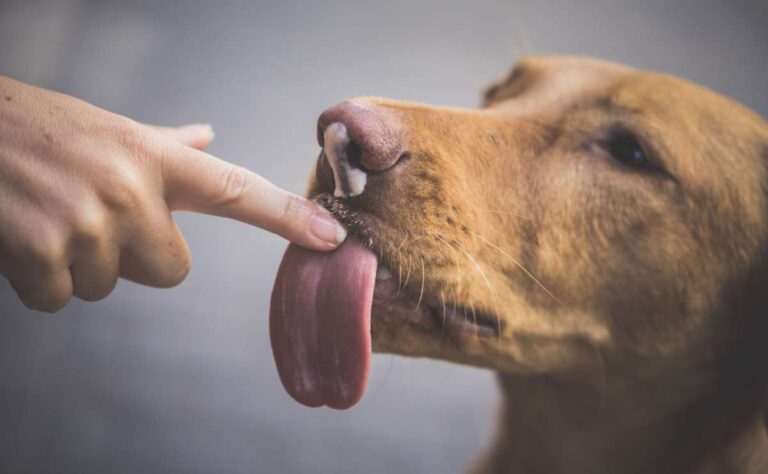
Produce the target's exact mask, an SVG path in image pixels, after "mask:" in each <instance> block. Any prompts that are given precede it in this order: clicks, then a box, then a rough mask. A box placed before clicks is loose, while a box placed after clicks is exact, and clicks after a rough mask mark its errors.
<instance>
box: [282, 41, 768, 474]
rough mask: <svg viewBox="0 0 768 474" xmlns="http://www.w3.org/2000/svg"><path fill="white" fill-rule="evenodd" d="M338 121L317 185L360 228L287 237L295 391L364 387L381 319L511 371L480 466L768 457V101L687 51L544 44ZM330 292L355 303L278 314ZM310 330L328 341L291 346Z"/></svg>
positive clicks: (397, 338)
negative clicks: (762, 108) (481, 74)
mask: <svg viewBox="0 0 768 474" xmlns="http://www.w3.org/2000/svg"><path fill="white" fill-rule="evenodd" d="M318 139H319V142H320V145H321V147H322V149H323V152H322V153H321V155H320V157H319V159H318V160H317V162H316V166H315V172H314V174H313V176H312V178H311V183H310V185H309V191H308V196H309V197H311V198H314V199H316V200H317V201H318V202H321V203H322V204H323V205H325V206H326V207H327V208H328V209H330V210H331V211H332V212H334V213H335V215H336V216H337V217H338V219H339V220H340V221H341V222H343V223H344V224H346V225H347V227H348V229H349V232H350V237H349V239H348V241H352V242H357V243H355V244H350V247H355V248H352V249H351V250H348V251H347V250H340V251H337V252H339V255H343V256H341V257H313V256H309V255H307V254H303V253H297V252H301V251H299V250H291V249H289V251H288V253H287V254H286V261H290V262H293V263H290V262H289V263H285V262H286V261H284V266H283V267H281V272H282V277H281V276H280V273H279V274H278V280H277V282H278V283H276V288H275V292H274V293H273V300H272V307H273V326H275V327H273V329H272V335H273V346H274V347H275V351H276V352H275V353H276V357H278V359H279V360H278V367H279V368H281V376H282V377H283V382H284V384H286V387H287V388H288V387H289V386H290V387H292V388H290V389H289V391H291V390H293V391H292V392H291V393H292V394H293V395H294V396H296V397H297V399H301V400H302V401H303V402H306V404H309V405H313V406H315V405H321V404H327V405H329V406H334V407H336V408H345V407H347V406H349V405H350V404H352V403H354V401H356V400H357V398H359V396H360V395H361V393H362V388H364V381H363V382H359V380H360V379H361V377H362V379H364V375H365V371H366V370H367V366H366V364H367V361H366V360H365V358H366V356H365V351H366V350H367V348H368V344H369V342H368V340H367V339H366V337H367V336H366V334H367V333H366V331H368V330H369V329H370V331H369V332H370V338H371V339H370V345H372V348H373V350H374V351H378V352H385V353H394V354H401V355H407V356H414V357H431V358H436V359H441V360H447V361H453V362H456V363H460V364H468V365H473V366H478V367H485V368H490V369H492V370H494V371H496V373H497V374H498V381H499V385H500V387H501V390H502V391H503V399H504V401H503V407H502V409H501V413H500V415H499V427H498V435H497V438H496V441H495V444H494V445H493V446H492V447H491V448H490V449H489V450H488V452H487V453H486V455H485V456H484V457H483V458H482V459H481V461H480V462H478V463H477V464H476V465H475V466H474V468H473V470H472V472H475V473H548V474H556V473H569V474H579V473H590V474H595V473H610V474H625V473H696V474H705V473H706V474H715V473H718V474H722V473H768V436H766V429H765V424H764V418H763V417H764V408H765V401H766V382H768V367H767V365H768V363H767V362H768V343H767V342H766V335H768V333H767V332H766V329H767V328H766V326H767V325H768V319H767V318H768V315H766V314H765V313H766V311H767V310H768V291H766V290H765V285H766V282H768V279H766V273H768V259H766V256H767V252H766V251H767V250H768V172H767V170H766V163H767V161H768V124H766V122H765V121H764V120H763V119H761V118H760V117H759V116H758V115H756V114H755V113H753V112H751V111H750V110H748V109H747V108H745V107H743V106H741V105H739V104H737V103H734V102H733V101H731V100H729V99H727V98H724V97H722V96H720V95H718V94H716V93H714V92H712V91H710V90H708V89H706V88H703V87H700V86H697V85H694V84H692V83H689V82H687V81H685V80H682V79H678V78H674V77H670V76H667V75H663V74H659V73H654V72H647V71H642V70H637V69H633V68H630V67H626V66H622V65H618V64H613V63H609V62H605V61H600V60H595V59H588V58H581V57H566V56H552V57H531V58H525V59H523V60H522V61H520V62H519V63H518V64H517V65H516V66H515V67H514V68H513V69H512V71H511V72H510V73H509V74H508V75H507V76H506V77H504V78H503V79H502V80H500V81H498V82H497V83H495V84H494V85H492V86H491V87H490V88H489V89H488V90H487V92H486V93H485V94H484V103H483V107H482V108H480V109H477V110H467V109H456V108H445V107H433V106H428V105H422V104H417V103H409V102H399V101H392V100H385V99H379V98H371V97H362V98H357V99H352V100H348V101H346V102H344V103H342V104H339V105H337V106H334V107H332V108H330V109H328V110H327V111H325V112H324V113H323V114H322V115H321V116H320V119H319V122H318ZM346 245H347V244H345V246H346ZM345 252H346V253H345ZM313 258H314V259H316V261H317V262H319V263H318V265H317V266H316V267H317V268H315V269H314V270H311V271H309V270H306V271H305V270H302V268H306V265H305V263H301V262H306V261H307V259H313ZM323 259H326V260H323ZM334 259H335V260H334ZM297 262H298V263H297ZM355 262H357V263H355ZM302 265H304V267H302ZM372 272H373V273H372ZM296 274H301V275H302V276H301V277H294V276H292V275H296ZM346 274H349V275H350V276H345V275H346ZM307 275H309V276H307ZM318 275H320V276H318ZM371 275H375V278H374V277H372V276H371ZM291 278H294V279H295V278H298V279H301V278H303V279H304V280H302V281H303V282H304V283H297V284H296V285H293V286H291V285H292V284H288V283H281V282H283V281H284V280H286V279H289V280H290V279H291ZM310 280H311V284H312V285H315V287H313V288H314V290H312V291H309V290H308V291H309V293H310V294H311V297H306V298H305V297H304V296H302V295H303V294H304V293H303V290H302V288H303V286H302V285H305V286H306V285H309V284H310V283H307V282H309V281H310ZM323 281H326V282H329V283H327V284H326V283H323ZM339 281H341V282H339ZM318 282H319V283H318ZM324 285H325V286H324ZM344 288H347V289H348V291H347V290H345V289H344ZM337 290H338V291H337ZM345 291H347V293H344V292H345ZM339 292H341V293H339ZM337 294H341V295H342V296H341V297H337V296H334V295H337ZM357 294H359V295H362V296H360V297H359V298H357V297H350V295H357ZM291 295H292V296H291ZM329 295H330V296H329ZM288 296H291V298H289V297H288ZM302 298H304V299H306V301H304V302H303V303H302V302H301V301H300V300H302ZM307 298H309V299H307ZM297 301H298V302H297ZM360 301H362V303H360ZM291 305H295V307H293V309H291V308H292V306H291ZM313 305H314V306H313ZM350 305H351V306H350ZM366 305H367V306H368V307H371V308H372V309H369V310H366V307H367V306H366ZM276 307H277V308H278V310H275V308H276ZM310 307H318V308H320V309H319V310H317V311H318V312H319V313H323V314H325V313H344V314H347V313H348V314H351V315H352V316H350V317H349V318H348V319H346V320H341V321H340V322H339V321H337V319H334V318H335V315H334V314H332V315H331V316H330V317H328V318H325V317H324V316H322V314H315V313H312V314H311V317H310V318H305V319H304V320H301V321H300V322H299V323H296V324H294V325H293V326H290V327H289V326H285V327H282V328H281V327H278V325H279V324H284V323H283V321H284V320H287V319H289V318H287V317H285V316H286V315H288V314H289V313H290V312H291V311H293V312H301V311H310V313H311V312H312V311H314V310H309V309H307V308H310ZM346 307H354V308H353V309H350V310H344V309H343V308H346ZM339 308H342V309H339ZM275 311H277V313H276V314H277V315H275V313H274V312H275ZM345 311H346V313H345ZM366 311H370V312H371V315H370V319H366V317H367V313H366ZM359 315H362V316H359ZM318 318H319V319H318ZM324 318H325V319H324ZM275 320H278V321H277V322H276V321H275ZM360 321H362V322H360ZM368 321H369V322H368ZM285 324H287V323H285ZM368 324H369V325H370V328H369V327H368V326H367V325H368ZM308 325H315V326H316V327H315V328H314V329H306V326H308ZM348 326H354V327H355V328H356V329H354V331H353V330H348V329H345V328H347V327H348ZM302 328H303V329H302ZM300 331H308V332H310V333H312V334H313V336H311V337H310V338H308V339H307V340H308V341H310V342H309V343H307V344H308V346H311V348H310V349H307V351H308V352H307V351H305V352H303V353H299V354H298V355H296V354H294V356H291V357H293V359H291V360H290V361H289V362H285V360H286V359H285V358H286V357H288V356H282V360H280V357H279V356H278V353H280V351H287V350H288V349H286V347H288V346H291V347H294V346H296V344H295V341H293V340H291V339H290V338H291V337H293V336H291V334H294V333H296V332H300ZM313 331H314V332H313ZM344 331H347V332H349V333H350V335H349V336H345V335H344V334H345V333H344ZM318 334H322V335H320V336H318ZM301 337H304V336H301ZM329 337H330V338H332V339H333V338H337V339H339V338H342V337H344V338H347V339H345V341H349V343H347V342H345V343H344V344H341V343H339V342H338V340H337V339H334V340H328V339H327V338H329ZM323 338H325V339H323ZM308 346H307V345H306V344H305V346H304V347H308ZM326 346H333V347H334V349H333V350H328V351H326V350H325V349H317V348H318V347H326ZM350 347H351V349H350ZM339 348H341V349H339ZM302 350H304V349H302ZM314 350H323V351H326V352H328V354H330V355H328V356H326V355H322V356H320V357H319V358H318V357H315V355H317V354H316V353H315V352H313V351H314ZM294 352H295V351H294ZM299 352H301V351H299ZM318 361H319V362H318ZM345 361H350V362H345ZM361 361H362V362H361ZM301 364H305V365H306V364H319V365H318V366H319V367H320V368H318V369H316V373H319V374H320V375H319V376H318V377H319V378H314V379H313V378H312V376H311V374H310V372H311V371H306V370H297V369H296V367H297V366H299V365H301ZM328 367H330V368H328ZM334 371H335V372H334ZM331 372H333V374H331ZM329 374H331V375H329ZM334 374H335V375H334ZM350 374H351V375H350ZM320 379H322V380H320ZM330 379H333V380H334V381H331V382H329V381H328V380H330ZM318 380H320V381H318ZM313 384H314V385H313ZM317 384H320V385H322V387H325V388H324V389H323V388H322V387H321V389H316V388H313V387H316V386H317ZM323 384H324V385H323ZM313 390H314V391H313ZM318 390H320V391H319V392H318ZM323 390H325V391H324V392H323ZM318 393H319V395H318ZM323 397H325V398H323Z"/></svg>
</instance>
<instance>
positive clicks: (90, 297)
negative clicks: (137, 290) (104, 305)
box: [75, 278, 117, 302]
mask: <svg viewBox="0 0 768 474" xmlns="http://www.w3.org/2000/svg"><path fill="white" fill-rule="evenodd" d="M116 285H117V278H104V279H102V280H100V282H99V284H98V285H95V286H91V287H88V288H78V289H77V290H76V291H75V296H77V297H78V298H80V299H81V300H83V301H88V302H94V301H101V300H103V299H104V298H106V297H107V296H109V294H110V293H112V290H114V289H115V286H116Z"/></svg>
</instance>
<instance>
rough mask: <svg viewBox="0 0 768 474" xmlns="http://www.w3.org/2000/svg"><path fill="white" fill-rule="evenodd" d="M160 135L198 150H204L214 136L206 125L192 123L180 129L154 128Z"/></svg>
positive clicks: (210, 128)
mask: <svg viewBox="0 0 768 474" xmlns="http://www.w3.org/2000/svg"><path fill="white" fill-rule="evenodd" d="M154 128H155V129H156V130H157V131H159V132H160V133H162V134H164V135H166V136H168V137H170V138H172V139H173V140H175V141H177V142H179V143H181V144H182V145H186V146H189V147H192V148H195V149H198V150H205V149H206V148H207V147H208V145H210V144H211V142H212V141H213V139H214V138H215V137H216V134H215V133H214V132H213V127H212V126H211V124H208V123H192V124H188V125H182V126H180V127H154Z"/></svg>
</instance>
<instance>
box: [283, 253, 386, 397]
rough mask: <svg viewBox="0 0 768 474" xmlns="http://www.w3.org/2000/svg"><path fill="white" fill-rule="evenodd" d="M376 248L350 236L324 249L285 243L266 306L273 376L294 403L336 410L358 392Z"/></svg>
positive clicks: (367, 346) (367, 354)
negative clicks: (327, 250)
mask: <svg viewBox="0 0 768 474" xmlns="http://www.w3.org/2000/svg"><path fill="white" fill-rule="evenodd" d="M376 265H377V260H376V255H374V254H373V252H371V251H370V250H368V249H366V248H365V247H363V245H362V244H360V243H359V242H357V241H356V240H354V239H351V238H349V239H347V240H346V242H344V244H342V246H341V247H339V248H338V249H337V250H335V251H334V252H331V253H321V252H314V251H312V250H307V249H304V248H302V247H298V246H296V245H293V244H291V245H289V246H288V249H287V250H286V251H285V255H284V256H283V261H282V263H281V264H280V269H279V270H278V271H277V278H276V279H275V287H274V288H273V289H272V304H271V307H270V310H269V333H270V337H271V339H272V353H273V354H274V356H275V362H276V363H277V371H278V372H279V373H280V380H281V381H282V382H283V386H284V387H285V389H286V390H287V391H288V393H289V394H290V395H291V396H292V397H293V398H294V399H296V401H298V402H299V403H302V404H304V405H307V406H310V407H318V406H322V405H328V406H329V407H331V408H338V409H344V408H349V407H351V406H352V405H354V404H355V403H357V402H358V401H359V400H360V398H361V397H362V396H363V391H364V390H365V382H366V379H367V377H368V364H369V362H370V359H371V304H372V302H373V287H374V284H375V280H376Z"/></svg>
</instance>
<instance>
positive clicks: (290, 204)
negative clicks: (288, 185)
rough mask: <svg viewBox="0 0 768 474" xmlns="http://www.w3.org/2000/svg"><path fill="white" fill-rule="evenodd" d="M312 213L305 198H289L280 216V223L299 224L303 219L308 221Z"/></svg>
mask: <svg viewBox="0 0 768 474" xmlns="http://www.w3.org/2000/svg"><path fill="white" fill-rule="evenodd" d="M311 214H312V211H311V210H310V209H309V208H308V207H307V205H306V202H305V201H304V199H303V198H300V197H298V196H293V195H291V196H288V198H287V199H286V200H285V204H284V206H283V211H282V213H281V214H280V222H281V223H288V222H297V221H299V220H302V219H308V218H309V217H310V215H311Z"/></svg>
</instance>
